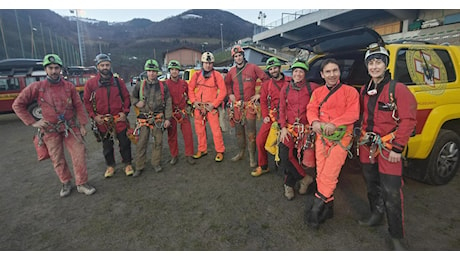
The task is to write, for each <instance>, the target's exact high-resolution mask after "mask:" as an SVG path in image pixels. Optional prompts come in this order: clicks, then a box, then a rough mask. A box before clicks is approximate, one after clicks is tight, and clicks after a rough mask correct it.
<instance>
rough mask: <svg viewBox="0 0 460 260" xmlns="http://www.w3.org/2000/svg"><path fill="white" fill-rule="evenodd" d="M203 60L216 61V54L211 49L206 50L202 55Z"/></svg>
mask: <svg viewBox="0 0 460 260" xmlns="http://www.w3.org/2000/svg"><path fill="white" fill-rule="evenodd" d="M201 62H214V55H213V54H212V53H210V52H209V51H206V52H204V53H203V54H202V55H201Z"/></svg>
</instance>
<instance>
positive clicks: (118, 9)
mask: <svg viewBox="0 0 460 260" xmlns="http://www.w3.org/2000/svg"><path fill="white" fill-rule="evenodd" d="M425 2H426V1H425ZM443 2H444V4H442V5H444V6H440V3H439V1H431V2H427V3H423V4H422V6H420V2H419V1H417V0H405V1H401V0H385V1H384V3H385V7H387V8H393V9H411V8H414V6H417V7H418V8H424V9H427V8H430V7H431V8H434V9H439V8H447V9H448V8H452V7H453V6H450V7H449V4H447V6H445V5H446V3H447V2H457V4H455V5H457V7H456V8H459V7H460V6H459V4H458V3H460V1H443ZM450 5H451V4H450ZM376 6H379V5H376V4H375V2H374V1H367V2H364V1H342V0H328V1H308V0H296V1H287V2H284V1H279V0H278V1H269V0H265V1H263V0H262V1H260V0H257V1H256V0H252V1H250V0H249V1H248V0H227V1H212V0H207V1H190V0H189V1H185V0H169V1H165V0H164V1H161V0H128V1H107V0H106V1H104V0H99V1H97V0H72V1H70V0H67V1H66V0H46V1H36V0H21V1H8V0H2V3H1V4H0V8H3V9H24V8H27V9H31V8H32V9H50V10H53V11H54V12H56V13H58V14H59V15H62V16H68V15H71V14H70V12H69V10H70V9H78V10H81V11H80V12H79V13H80V16H81V17H86V18H92V19H96V20H101V21H107V22H126V21H129V20H132V19H134V18H146V19H149V20H151V21H154V22H158V21H161V20H163V19H165V18H168V17H171V16H175V15H178V14H180V13H182V12H184V11H186V10H189V9H222V10H226V11H229V12H231V13H233V14H235V15H237V16H239V17H240V18H242V19H244V20H246V21H249V22H252V23H255V24H258V25H261V23H262V22H264V25H269V24H270V23H272V22H275V21H279V20H280V19H281V16H282V13H294V12H296V11H301V10H309V9H350V8H355V9H375V8H376ZM179 8H180V9H179ZM262 8H264V9H262ZM381 8H384V7H383V6H381ZM261 11H262V12H263V13H264V14H265V15H266V18H264V20H263V21H262V20H261V19H258V17H259V12H261Z"/></svg>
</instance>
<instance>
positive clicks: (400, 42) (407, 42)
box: [388, 40, 435, 45]
mask: <svg viewBox="0 0 460 260" xmlns="http://www.w3.org/2000/svg"><path fill="white" fill-rule="evenodd" d="M388 43H399V44H410V43H413V44H429V45H433V44H435V43H433V42H427V41H421V40H397V41H391V42H388Z"/></svg>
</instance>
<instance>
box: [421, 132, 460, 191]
mask: <svg viewBox="0 0 460 260" xmlns="http://www.w3.org/2000/svg"><path fill="white" fill-rule="evenodd" d="M459 149H460V137H459V136H458V135H457V134H456V133H455V132H454V131H452V130H446V129H441V130H440V131H439V135H438V138H437V139H436V142H435V144H434V146H433V149H432V150H431V154H430V156H429V157H428V164H427V167H426V168H425V169H426V176H425V180H426V181H427V182H428V183H430V184H435V185H442V184H447V183H448V182H449V181H450V180H452V178H454V176H455V175H456V174H457V171H458V167H459V164H460V163H459V161H460V151H459Z"/></svg>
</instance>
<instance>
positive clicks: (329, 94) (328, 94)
mask: <svg viewBox="0 0 460 260" xmlns="http://www.w3.org/2000/svg"><path fill="white" fill-rule="evenodd" d="M341 86H342V83H339V85H338V86H337V87H335V88H333V89H332V90H331V91H329V93H327V95H326V97H324V99H323V101H321V103H319V108H318V111H320V110H321V107H322V106H323V104H324V103H326V101H327V100H328V99H329V97H330V96H332V94H334V93H335V92H336V91H337V90H339V88H340V87H341Z"/></svg>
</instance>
